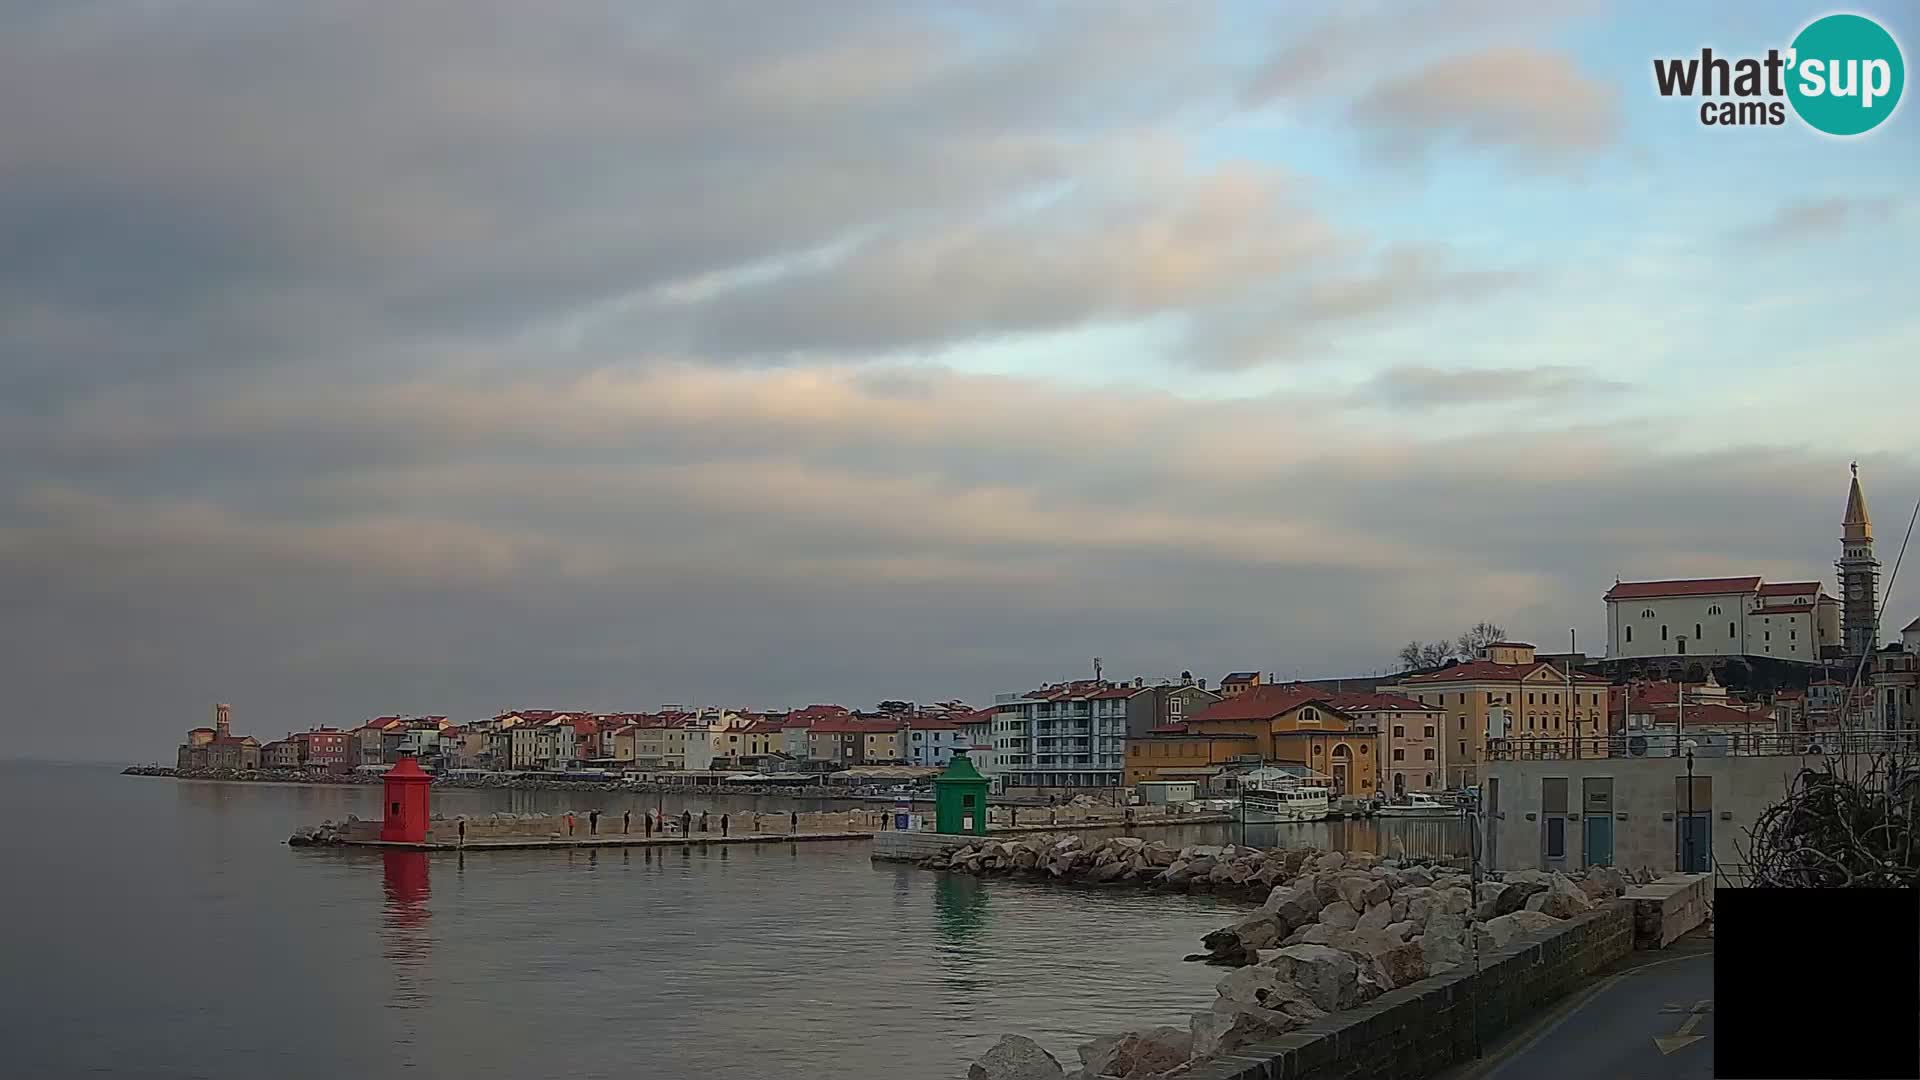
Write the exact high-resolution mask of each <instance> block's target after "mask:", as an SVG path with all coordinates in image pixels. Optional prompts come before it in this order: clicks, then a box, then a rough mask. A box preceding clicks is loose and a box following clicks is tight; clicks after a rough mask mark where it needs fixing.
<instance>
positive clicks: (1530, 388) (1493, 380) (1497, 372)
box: [1354, 364, 1626, 409]
mask: <svg viewBox="0 0 1920 1080" xmlns="http://www.w3.org/2000/svg"><path fill="white" fill-rule="evenodd" d="M1624 389H1626V384H1625V383H1621V382H1618V381H1615V380H1612V379H1603V378H1600V377H1598V376H1596V375H1594V374H1593V373H1592V372H1590V371H1586V370H1584V369H1582V368H1577V367H1570V366H1566V365H1561V364H1544V365H1541V366H1539V367H1530V368H1455V369H1442V368H1433V367H1420V366H1412V365H1403V366H1400V367H1393V368H1388V369H1387V370H1385V371H1382V372H1381V373H1380V374H1378V375H1376V376H1374V377H1373V378H1372V379H1369V380H1368V381H1367V383H1366V385H1365V386H1363V387H1361V388H1360V389H1359V390H1358V391H1356V392H1355V394H1354V397H1355V400H1356V401H1359V402H1377V403H1380V404H1384V405H1388V406H1391V407H1394V408H1403V409H1423V408H1436V407H1446V406H1452V405H1478V404H1487V403H1495V402H1511V401H1528V402H1545V401H1551V400H1554V399H1559V400H1560V401H1562V402H1563V403H1565V404H1566V405H1567V406H1568V407H1569V408H1575V407H1584V406H1588V405H1591V404H1592V402H1593V400H1594V395H1597V394H1603V393H1611V392H1615V391H1619V390H1624Z"/></svg>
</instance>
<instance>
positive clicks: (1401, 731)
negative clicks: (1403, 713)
mask: <svg viewBox="0 0 1920 1080" xmlns="http://www.w3.org/2000/svg"><path fill="white" fill-rule="evenodd" d="M1393 737H1394V738H1396V739H1404V738H1406V737H1407V729H1406V726H1405V725H1404V724H1395V725H1393Z"/></svg>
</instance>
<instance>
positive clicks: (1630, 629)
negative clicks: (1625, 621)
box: [1627, 626, 1633, 641]
mask: <svg viewBox="0 0 1920 1080" xmlns="http://www.w3.org/2000/svg"><path fill="white" fill-rule="evenodd" d="M1627 640H1628V641H1632V640H1633V627H1631V626H1629V627H1627Z"/></svg>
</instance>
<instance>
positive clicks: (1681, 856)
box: [1673, 739, 1700, 874]
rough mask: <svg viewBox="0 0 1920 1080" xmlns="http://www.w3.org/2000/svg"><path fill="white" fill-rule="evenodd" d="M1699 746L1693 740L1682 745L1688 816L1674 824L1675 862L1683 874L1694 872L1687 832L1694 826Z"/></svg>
mask: <svg viewBox="0 0 1920 1080" xmlns="http://www.w3.org/2000/svg"><path fill="white" fill-rule="evenodd" d="M1699 745H1700V744H1699V743H1696V742H1694V741H1693V740H1692V739H1688V740H1686V741H1685V742H1683V743H1682V744H1681V749H1682V751H1684V752H1685V754H1686V756H1687V816H1686V817H1684V818H1682V819H1680V821H1678V822H1675V823H1674V827H1673V835H1674V844H1673V847H1674V858H1675V861H1676V862H1677V863H1679V866H1678V867H1677V869H1678V870H1679V871H1680V872H1681V873H1683V874H1688V873H1692V872H1693V869H1692V867H1693V860H1692V859H1690V858H1688V857H1687V845H1686V836H1687V832H1686V830H1687V829H1688V828H1690V827H1691V826H1692V824H1693V751H1694V749H1695V748H1696V747H1698V746H1699Z"/></svg>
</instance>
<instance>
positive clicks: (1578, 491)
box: [0, 0, 1920, 760]
mask: <svg viewBox="0 0 1920 1080" xmlns="http://www.w3.org/2000/svg"><path fill="white" fill-rule="evenodd" d="M1727 9H1728V5H1706V4H1699V5H1691V4H1672V3H1641V4H1631V3H1604V2H1594V3H1585V4H1573V3H1563V4H1549V3H1543V2H1540V0H1448V2H1432V3H1425V4H1414V3H1387V2H1381V3H1378V4H1374V5H1368V4H1359V3H1343V4H1326V5H1324V6H1322V7H1319V8H1314V7H1311V6H1309V5H1306V4H1294V3H1289V4H1284V5H1282V4H1272V3H1243V4H1235V3H1223V4H1219V5H1217V6H1214V5H1206V4H1199V3H1195V4H1169V3H1128V2H1113V0H1101V2H1099V3H1091V2H1090V3H1085V4H1071V3H1062V4H1040V3H1030V2H1016V0H951V2H926V3H920V2H912V0H872V2H867V0H848V2H821V3H810V4H804V5H801V4H776V3H770V2H765V0H755V2H735V0H700V2H697V3H684V4H682V3H670V2H665V0H661V2H652V3H646V4H633V5H617V4H614V5H610V4H604V3H596V4H587V3H578V4H575V3H570V2H558V3H552V4H538V5H536V4H527V3H521V2H516V0H484V2H483V0H459V2H454V0H413V2H407V3H391V2H388V0H377V2H376V0H364V2H352V0H346V2H315V3H304V4H286V3H270V2H260V3H250V2H243V0H218V2H216V0H203V2H184V0H183V2H173V3H158V2H145V3H128V2H118V0H116V2H107V0H99V2H92V0H0V133H4V137H0V680H4V684H5V686H6V688H7V690H8V692H9V708H8V710H7V714H8V715H7V719H6V720H5V721H4V724H5V727H6V734H7V739H6V742H5V746H4V752H8V753H26V754H41V755H56V756H69V757H100V758H116V759H141V760H146V759H153V758H161V757H170V755H171V750H170V747H171V746H172V744H173V743H175V742H177V741H178V739H179V737H180V736H179V732H180V731H181V730H182V729H184V728H186V727H189V726H192V725H193V724H196V723H199V722H203V721H204V720H205V719H206V718H207V716H208V715H209V713H210V708H211V704H212V703H213V702H214V701H216V700H224V701H231V702H232V703H233V704H234V710H235V711H234V715H235V724H236V727H237V728H239V729H241V730H243V731H248V732H253V733H257V734H260V735H262V736H271V735H277V734H279V733H282V732H284V731H286V730H287V729H289V728H299V727H305V726H309V725H313V724H322V723H330V724H353V723H357V722H359V721H360V720H362V719H364V718H365V717H368V716H371V715H376V714H379V713H382V712H437V713H446V714H449V715H452V716H454V717H456V718H461V719H464V718H470V717H474V716H479V715H483V714H487V713H490V712H492V711H494V710H496V709H499V708H502V707H506V706H516V705H518V706H538V705H545V706H552V707H581V708H608V709H612V708H624V709H643V708H651V707H654V706H657V705H660V704H662V703H667V702H706V703H730V704H738V705H752V706H778V705H783V704H805V703H808V702H812V701H841V702H845V703H848V704H862V703H871V702H873V701H876V700H879V699H881V698H887V697H907V698H917V699H921V700H930V699H935V698H947V697H967V698H971V699H974V700H987V699H989V698H990V695H991V694H993V693H994V692H996V691H1006V690H1018V689H1024V688H1027V687H1029V686H1031V685H1033V684H1035V683H1036V682H1038V681H1041V680H1043V679H1048V678H1055V677H1063V676H1074V675H1079V674H1082V673H1084V672H1087V671H1088V670H1089V664H1090V658H1091V657H1093V656H1096V655H1097V656H1101V657H1104V658H1105V662H1106V669H1107V671H1108V672H1109V673H1111V674H1121V675H1129V676H1130V675H1134V674H1140V675H1145V676H1149V677H1152V676H1159V675H1165V674H1172V673H1177V672H1178V671H1179V670H1180V669H1182V668H1192V669H1194V670H1195V672H1196V673H1197V674H1200V675H1204V676H1207V677H1209V678H1217V677H1218V676H1219V674H1220V673H1222V672H1224V671H1226V670H1230V669H1236V668H1261V669H1265V670H1271V671H1276V672H1278V673H1280V674H1281V675H1282V676H1283V677H1285V676H1292V675H1296V674H1297V675H1302V676H1321V675H1336V674H1348V673H1356V672H1370V671H1373V670H1375V669H1377V668H1381V667H1383V666H1385V665H1386V664H1388V663H1389V662H1390V658H1391V657H1392V655H1393V653H1394V651H1395V650H1396V648H1397V646H1398V645H1399V644H1400V643H1402V642H1403V641H1405V640H1406V639H1408V638H1410V637H1421V636H1437V635H1444V634H1451V633H1452V632H1454V631H1456V630H1457V629H1459V628H1460V627H1461V626H1462V625H1463V624H1465V623H1468V622H1471V621H1474V620H1476V619H1479V618H1483V617H1484V618H1491V619H1494V620H1496V621H1498V622H1500V623H1502V624H1503V625H1505V626H1506V627H1507V628H1508V630H1509V631H1510V632H1511V633H1512V634H1514V635H1516V636H1524V637H1526V638H1529V639H1532V640H1537V641H1541V642H1543V643H1545V644H1548V645H1551V646H1555V647H1557V646H1559V645H1561V644H1562V643H1564V642H1565V640H1566V634H1567V629H1568V628H1569V627H1577V628H1578V629H1579V630H1580V631H1581V634H1582V640H1583V642H1584V643H1592V642H1596V641H1597V640H1598V638H1599V635H1600V630H1601V628H1602V626H1603V625H1604V610H1603V606H1602V604H1601V602H1600V599H1599V597H1600V594H1601V593H1602V592H1603V591H1605V589H1606V588H1607V587H1608V586H1609V585H1610V584H1611V583H1612V582H1613V580H1614V579H1615V577H1616V576H1627V577H1654V576H1668V575H1685V574H1721V573H1762V574H1767V575H1771V576H1776V577H1783V578H1806V577H1812V576H1826V577H1829V578H1830V577H1831V574H1832V561H1833V559H1834V557H1835V555H1836V554H1837V552H1836V547H1837V542H1836V541H1837V536H1838V528H1839V524H1838V523H1839V517H1840V512H1841V508H1842V504H1843V501H1844V496H1845V486H1846V470H1847V463H1848V462H1849V461H1852V460H1854V459H1856V458H1857V459H1858V460H1859V461H1860V463H1861V471H1862V476H1863V478H1864V479H1865V480H1866V482H1867V485H1868V493H1869V496H1870V499H1871V500H1872V502H1873V505H1874V508H1875V510H1876V512H1877V514H1878V519H1879V522H1880V526H1881V531H1882V536H1883V537H1888V536H1891V540H1890V541H1888V540H1884V539H1883V543H1882V546H1883V548H1888V549H1891V548H1892V547H1894V546H1897V543H1898V539H1899V535H1900V532H1901V531H1902V530H1903V528H1904V524H1905V520H1904V519H1905V517H1906V515H1905V513H1903V512H1902V511H1903V509H1905V508H1910V507H1911V506H1912V501H1913V499H1914V498H1915V496H1916V494H1920V437H1917V436H1916V429H1915V426H1914V421H1913V417H1914V415H1915V402H1916V400H1920V397H1917V395H1916V391H1917V390H1920V365H1916V363H1915V358H1916V357H1917V356H1920V314H1916V310H1915V308H1914V306H1913V303H1912V296H1913V287H1914V281H1915V278H1914V272H1913V270H1912V258H1913V252H1914V250H1915V249H1916V246H1917V244H1920V199H1917V198H1916V197H1915V196H1914V195H1913V194H1912V192H1913V191H1914V187H1913V183H1912V177H1913V176H1914V175H1915V174H1916V166H1920V126H1916V118H1915V116H1914V114H1913V105H1912V104H1911V103H1908V104H1907V105H1905V106H1903V110H1902V112H1901V113H1900V114H1898V115H1896V116H1895V117H1894V118H1893V120H1892V121H1890V122H1889V123H1888V124H1887V125H1884V126H1883V127H1882V128H1881V129H1879V130H1878V131H1876V132H1874V133H1873V134H1871V135H1869V136H1866V137H1862V138H1858V139H1853V140H1845V141H1843V140H1835V139H1829V138H1824V137H1821V136H1819V135H1817V134H1815V133H1813V132H1811V131H1810V130H1808V129H1806V128H1805V127H1802V126H1800V125H1799V124H1798V123H1797V121H1795V122H1791V123H1790V124H1789V126H1787V127H1784V128H1752V129H1708V128H1703V127H1701V126H1700V124H1699V123H1698V121H1697V119H1696V114H1695V107H1694V106H1693V105H1690V104H1687V103H1685V102H1681V101H1672V100H1661V99H1660V98H1658V97H1657V96H1656V95H1655V94H1654V92H1653V90H1652V77H1651V64H1650V60H1651V59H1652V58H1653V57H1654V56H1684V55H1687V54H1689V53H1694V54H1697V52H1698V50H1699V48H1700V47H1701V46H1702V45H1713V46H1714V47H1715V48H1716V49H1717V50H1720V51H1722V52H1730V53H1735V54H1742V55H1744V54H1750V53H1759V52H1764V50H1765V49H1766V48H1767V47H1769V46H1781V47H1784V46H1785V45H1786V43H1787V42H1788V41H1789V40H1790V39H1791V36H1792V34H1793V33H1794V32H1795V31H1796V30H1797V29H1798V28H1799V27H1800V26H1801V25H1802V24H1804V23H1805V22H1806V21H1807V20H1808V19H1809V18H1811V17H1812V16H1814V15H1817V14H1820V13H1823V11H1824V9H1821V10H1818V11H1816V10H1814V9H1812V8H1809V7H1807V6H1805V5H1804V4H1791V3H1787V4H1781V3H1756V4H1751V5H1742V6H1741V8H1740V10H1739V12H1738V13H1730V12H1729V11H1728V10H1727ZM1867 10H1871V9H1867ZM1874 13H1875V14H1879V15H1881V16H1882V17H1883V21H1885V22H1886V24H1887V25H1889V27H1890V28H1891V29H1892V30H1893V32H1894V33H1895V35H1896V36H1897V37H1900V38H1901V39H1902V40H1903V41H1905V42H1907V43H1909V44H1908V52H1909V60H1910V61H1911V59H1912V53H1913V46H1912V44H1911V43H1913V42H1915V41H1920V23H1916V22H1915V21H1914V16H1913V9H1912V8H1910V7H1906V6H1904V5H1898V4H1891V3H1882V4H1880V5H1879V10H1878V11H1877V12H1874ZM1896 517H1897V518H1899V519H1900V520H1899V521H1898V522H1896V521H1895V518H1896ZM1892 554H1893V552H1892V551H1891V550H1887V551H1885V552H1883V556H1884V557H1885V558H1886V559H1887V561H1888V562H1889V563H1890V562H1891V558H1892ZM1901 584H1902V586H1906V585H1907V583H1906V582H1902V583H1901ZM1899 593H1900V594H1901V595H1896V597H1895V599H1894V608H1895V611H1894V613H1893V617H1894V618H1896V619H1898V620H1899V621H1900V622H1904V621H1906V620H1907V619H1908V618H1911V617H1912V616H1913V615H1916V614H1920V587H1903V588H1901V589H1900V590H1899Z"/></svg>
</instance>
